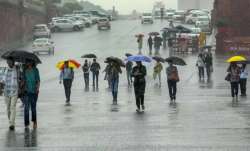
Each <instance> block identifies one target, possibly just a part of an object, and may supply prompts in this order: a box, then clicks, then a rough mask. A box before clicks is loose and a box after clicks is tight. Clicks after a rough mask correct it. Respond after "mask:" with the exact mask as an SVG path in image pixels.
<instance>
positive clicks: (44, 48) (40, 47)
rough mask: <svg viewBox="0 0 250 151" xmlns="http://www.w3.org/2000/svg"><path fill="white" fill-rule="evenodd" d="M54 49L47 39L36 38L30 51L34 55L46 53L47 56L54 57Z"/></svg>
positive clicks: (52, 43)
mask: <svg viewBox="0 0 250 151" xmlns="http://www.w3.org/2000/svg"><path fill="white" fill-rule="evenodd" d="M54 49H55V47H54V42H52V41H51V40H50V39H48V38H38V39H36V40H34V41H33V44H32V51H33V53H36V54H39V53H42V52H46V53H48V54H49V55H54Z"/></svg>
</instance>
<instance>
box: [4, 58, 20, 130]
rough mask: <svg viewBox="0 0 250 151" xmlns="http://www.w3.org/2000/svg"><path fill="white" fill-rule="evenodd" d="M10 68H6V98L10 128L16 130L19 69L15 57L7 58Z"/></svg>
mask: <svg viewBox="0 0 250 151" xmlns="http://www.w3.org/2000/svg"><path fill="white" fill-rule="evenodd" d="M7 64H8V68H7V69H6V70H5V74H4V78H3V81H2V82H3V85H4V91H3V92H4V98H5V103H6V106H7V115H8V119H9V129H10V130H15V119H16V103H17V99H18V87H19V83H18V70H17V68H16V66H15V62H14V60H13V59H11V58H10V59H8V60H7Z"/></svg>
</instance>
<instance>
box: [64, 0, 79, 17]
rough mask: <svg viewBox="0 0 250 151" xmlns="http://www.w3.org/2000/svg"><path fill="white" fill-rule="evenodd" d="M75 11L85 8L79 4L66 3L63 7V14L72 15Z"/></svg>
mask: <svg viewBox="0 0 250 151" xmlns="http://www.w3.org/2000/svg"><path fill="white" fill-rule="evenodd" d="M74 10H83V7H82V6H81V5H80V4H79V3H65V4H64V6H63V7H62V13H63V14H71V13H73V11H74Z"/></svg>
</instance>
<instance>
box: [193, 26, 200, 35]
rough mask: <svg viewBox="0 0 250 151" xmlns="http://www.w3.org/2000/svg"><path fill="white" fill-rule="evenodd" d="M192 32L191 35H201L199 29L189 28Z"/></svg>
mask: <svg viewBox="0 0 250 151" xmlns="http://www.w3.org/2000/svg"><path fill="white" fill-rule="evenodd" d="M191 30H192V34H200V33H201V29H200V28H197V27H196V28H191Z"/></svg>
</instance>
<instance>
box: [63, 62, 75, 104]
mask: <svg viewBox="0 0 250 151" xmlns="http://www.w3.org/2000/svg"><path fill="white" fill-rule="evenodd" d="M73 80H74V70H73V68H70V67H69V62H68V61H65V63H64V67H63V69H62V71H61V74H60V84H61V83H62V81H63V86H64V90H65V96H66V105H70V95H71V86H72V82H73Z"/></svg>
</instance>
